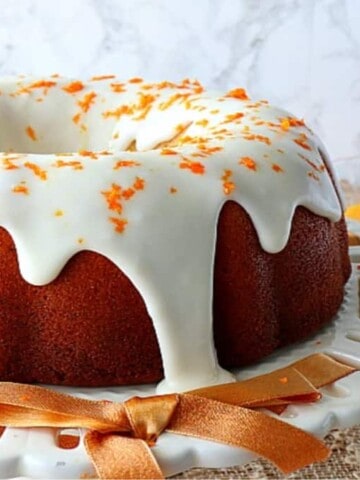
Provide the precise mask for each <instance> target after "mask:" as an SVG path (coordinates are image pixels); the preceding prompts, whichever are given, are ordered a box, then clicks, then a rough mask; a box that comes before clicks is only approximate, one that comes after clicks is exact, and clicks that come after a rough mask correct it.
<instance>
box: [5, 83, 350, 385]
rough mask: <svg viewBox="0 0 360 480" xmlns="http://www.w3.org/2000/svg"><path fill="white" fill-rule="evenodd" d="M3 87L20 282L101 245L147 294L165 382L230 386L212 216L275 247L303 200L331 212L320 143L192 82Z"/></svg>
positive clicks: (336, 207)
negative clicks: (215, 313)
mask: <svg viewBox="0 0 360 480" xmlns="http://www.w3.org/2000/svg"><path fill="white" fill-rule="evenodd" d="M0 91H1V96H0V112H1V115H0V119H1V129H0V149H1V150H2V151H3V152H4V153H1V154H0V168H1V169H2V174H1V177H0V195H1V199H2V202H1V207H0V224H1V225H2V226H3V227H4V228H6V229H7V230H8V231H9V232H10V234H11V235H12V237H13V239H14V242H15V245H16V249H17V253H18V258H19V265H20V271H21V274H22V276H23V277H24V279H25V280H26V281H27V282H29V283H32V284H34V285H39V286H40V285H45V284H47V283H49V282H51V281H52V280H54V279H55V278H56V276H57V275H58V274H59V273H60V272H61V270H62V268H63V267H64V265H65V264H66V262H67V261H68V260H69V259H70V258H71V257H72V256H73V255H74V254H76V253H77V252H79V251H81V250H92V251H96V252H99V253H101V254H103V255H105V256H106V257H108V258H109V259H110V260H111V261H113V262H114V263H115V264H116V265H117V266H118V267H119V268H120V269H121V270H122V271H123V272H124V273H125V274H126V275H127V276H128V277H129V278H130V279H131V281H132V282H133V283H134V285H135V286H136V288H137V289H138V290H139V292H140V293H141V295H142V297H143V298H144V301H145V303H146V306H147V309H148V312H149V314H150V316H151V317H152V319H153V323H154V327H155V330H156V334H157V337H158V340H159V345H160V349H161V354H162V359H163V364H164V371H165V379H164V381H163V382H162V383H161V384H160V386H159V387H158V390H159V391H174V390H175V391H176V390H178V391H179V390H187V389H191V388H196V387H199V386H202V385H206V384H214V383H218V382H220V383H223V382H225V381H230V380H231V378H232V377H231V375H230V374H229V373H228V372H226V371H224V370H222V369H221V368H220V367H219V366H218V364H217V361H216V354H215V351H214V346H213V339H212V319H211V309H212V277H213V260H214V251H215V243H216V224H217V218H218V215H219V212H220V210H221V208H222V206H223V204H224V203H225V202H226V201H227V200H234V201H236V202H238V203H239V204H240V205H242V206H243V207H244V208H245V209H246V211H247V212H248V214H249V215H250V217H251V219H252V221H253V224H254V226H255V229H256V231H257V234H258V236H259V240H260V243H261V245H262V247H263V248H264V250H266V251H267V252H270V253H275V252H279V251H280V250H282V249H283V248H284V247H285V245H286V243H287V241H288V238H289V234H290V229H291V222H292V217H293V214H294V211H295V209H296V207H297V206H298V205H302V206H304V207H306V208H308V209H309V210H311V211H312V212H314V213H315V214H318V215H321V216H324V217H326V218H328V219H329V220H330V221H333V222H334V221H337V220H339V219H340V217H341V206H340V204H339V200H338V197H337V195H336V192H335V190H334V188H333V185H332V183H331V180H330V177H329V175H328V173H327V170H326V168H325V165H324V162H323V160H322V157H321V155H320V153H319V147H320V143H319V142H318V140H317V138H316V137H315V136H314V135H313V133H312V132H311V131H310V130H309V129H307V128H306V127H305V125H304V123H303V122H302V121H300V120H298V119H296V118H294V117H292V116H291V115H289V114H288V113H287V112H285V111H283V110H280V109H277V108H274V107H271V106H269V105H268V103H267V102H265V101H257V102H254V101H251V100H249V99H248V98H247V95H246V93H245V92H244V90H242V89H236V90H233V91H231V92H229V93H228V94H227V95H217V94H209V93H207V92H204V91H203V90H202V87H201V86H200V85H199V84H198V83H197V82H190V81H187V80H185V81H184V82H182V83H181V84H172V83H169V82H163V83H158V84H146V83H144V82H143V81H142V80H141V79H132V80H130V81H128V82H126V83H124V82H120V81H119V80H118V79H116V78H114V77H112V76H107V77H105V78H95V79H93V80H92V81H89V82H87V83H82V82H80V81H77V80H69V79H64V78H59V77H56V78H54V77H50V78H46V79H36V78H35V79H34V78H27V77H25V78H22V79H17V78H16V79H14V78H7V79H6V78H5V79H3V80H2V81H1V82H0ZM69 152H75V153H69ZM189 339H191V341H189Z"/></svg>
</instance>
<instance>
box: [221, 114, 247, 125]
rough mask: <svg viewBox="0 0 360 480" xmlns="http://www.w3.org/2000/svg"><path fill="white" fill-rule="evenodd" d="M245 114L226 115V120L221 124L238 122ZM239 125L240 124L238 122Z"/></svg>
mask: <svg viewBox="0 0 360 480" xmlns="http://www.w3.org/2000/svg"><path fill="white" fill-rule="evenodd" d="M243 116H244V114H243V113H242V112H237V113H229V114H228V115H226V117H225V120H224V121H223V122H221V123H232V122H236V121H237V120H240V118H242V117H243ZM237 123H238V122H237Z"/></svg>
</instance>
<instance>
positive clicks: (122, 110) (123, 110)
mask: <svg viewBox="0 0 360 480" xmlns="http://www.w3.org/2000/svg"><path fill="white" fill-rule="evenodd" d="M132 113H134V109H133V107H130V106H129V105H121V106H120V107H118V108H115V110H107V111H106V112H103V114H102V115H103V117H104V118H109V117H116V118H117V119H119V118H120V117H121V115H131V114H132Z"/></svg>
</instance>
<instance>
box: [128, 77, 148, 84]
mask: <svg viewBox="0 0 360 480" xmlns="http://www.w3.org/2000/svg"><path fill="white" fill-rule="evenodd" d="M143 81H144V80H143V79H142V78H140V77H134V78H130V80H129V83H141V82H143Z"/></svg>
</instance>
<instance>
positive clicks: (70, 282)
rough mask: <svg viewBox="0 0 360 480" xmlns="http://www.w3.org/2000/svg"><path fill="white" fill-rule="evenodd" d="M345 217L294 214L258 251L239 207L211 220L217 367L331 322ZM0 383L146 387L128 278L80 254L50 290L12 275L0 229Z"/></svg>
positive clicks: (152, 342) (147, 335) (151, 353)
mask: <svg viewBox="0 0 360 480" xmlns="http://www.w3.org/2000/svg"><path fill="white" fill-rule="evenodd" d="M347 250H348V243H347V233H346V228H345V223H344V220H343V219H342V220H341V221H340V222H338V223H337V224H332V223H331V222H330V221H329V220H327V219H325V218H322V217H318V216H316V215H314V214H313V213H311V212H309V211H308V210H306V209H305V208H302V207H299V208H298V209H297V210H296V213H295V216H294V220H293V225H292V231H291V236H290V240H289V242H288V244H287V246H286V248H285V249H284V250H283V251H282V252H280V253H278V254H269V253H266V252H264V251H263V250H262V248H261V246H260V244H259V240H258V237H257V234H256V232H255V230H254V227H253V225H252V222H251V220H250V218H249V216H248V215H247V213H246V212H245V211H244V209H243V208H242V207H240V206H238V205H237V204H235V203H234V202H228V203H227V204H226V205H225V206H224V208H223V210H222V212H221V214H220V218H219V223H218V237H217V246H216V259H215V272H214V335H215V344H216V348H217V351H218V356H219V361H220V363H221V365H223V366H226V367H230V366H241V365H244V364H246V363H249V362H253V361H255V360H259V359H261V358H263V357H264V356H265V355H268V354H270V353H271V352H272V351H273V350H274V349H275V348H277V347H279V346H282V345H286V344H288V343H290V342H294V341H297V340H301V339H303V338H305V337H307V336H309V335H311V334H312V333H314V332H316V331H317V330H318V329H319V328H320V327H321V326H322V325H324V324H325V323H327V322H328V321H330V319H331V318H332V317H333V316H334V315H335V313H336V311H337V310H338V308H339V306H340V305H341V302H342V300H343V287H344V284H345V282H346V280H347V279H348V277H349V274H350V263H349V258H348V252H347ZM0 258H1V262H0V379H1V380H10V381H20V382H41V383H53V384H64V385H79V386H80V385H81V386H102V385H111V384H113V385H121V384H134V383H144V382H154V381H158V380H160V379H161V378H162V375H163V373H162V362H161V357H160V352H159V348H158V344H157V341H156V337H155V333H154V329H153V326H152V321H151V319H150V317H149V316H148V314H147V311H146V308H145V304H144V302H143V300H142V298H141V296H140V295H139V293H138V292H137V290H136V289H135V288H134V286H133V285H132V283H131V282H130V281H129V279H128V278H127V277H126V276H125V275H124V274H123V273H122V272H121V271H120V270H119V269H118V268H117V267H116V266H115V265H114V264H113V263H111V262H110V261H109V260H108V259H106V258H105V257H103V256H101V255H99V254H97V253H93V252H87V251H85V252H81V253H79V254H77V255H76V256H74V257H73V258H72V259H71V260H70V261H69V262H68V263H67V265H66V266H65V267H64V269H63V271H62V273H61V274H60V275H59V277H58V278H57V279H56V280H55V281H54V282H52V283H51V284H49V285H46V286H42V287H35V286H32V285H29V284H27V283H26V282H25V281H24V280H23V279H22V277H21V276H20V273H19V269H18V263H17V256H16V251H15V247H14V244H13V241H12V239H11V237H10V235H9V234H8V233H7V232H6V231H5V230H4V229H0Z"/></svg>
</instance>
